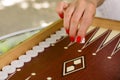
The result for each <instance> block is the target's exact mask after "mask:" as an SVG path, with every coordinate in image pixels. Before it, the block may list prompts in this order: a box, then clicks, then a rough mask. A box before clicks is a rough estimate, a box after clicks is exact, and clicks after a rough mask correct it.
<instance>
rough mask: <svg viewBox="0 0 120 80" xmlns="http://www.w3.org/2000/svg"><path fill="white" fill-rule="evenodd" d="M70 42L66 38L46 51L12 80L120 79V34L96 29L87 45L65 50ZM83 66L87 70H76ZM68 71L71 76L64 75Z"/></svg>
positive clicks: (88, 34) (89, 35)
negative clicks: (32, 74)
mask: <svg viewBox="0 0 120 80" xmlns="http://www.w3.org/2000/svg"><path fill="white" fill-rule="evenodd" d="M99 30H102V32H101V31H100V33H99ZM98 33H99V34H98ZM96 34H97V36H96ZM113 35H114V36H113ZM69 43H70V40H69V37H66V38H65V39H62V40H61V41H59V42H58V43H56V44H55V46H50V47H49V48H46V49H45V51H44V52H42V53H39V55H38V56H37V57H36V58H33V59H32V61H31V62H28V63H25V65H24V67H22V68H21V71H19V72H16V73H15V74H14V75H13V76H12V77H11V78H9V80H19V79H20V80H26V79H27V78H28V77H29V76H31V73H35V75H34V76H31V77H30V79H28V80H120V32H119V31H113V30H110V29H101V28H99V27H97V28H92V29H90V30H89V31H88V33H87V35H86V43H84V44H78V43H74V44H72V45H71V46H69V47H68V49H64V47H65V46H67V45H68V44H69ZM78 50H81V52H78ZM81 57H82V58H81ZM108 57H111V58H108ZM74 60H75V62H74ZM83 64H84V65H83ZM80 67H83V68H82V69H80V70H77V71H74V70H75V69H78V68H80ZM64 71H65V73H69V72H70V74H67V75H64Z"/></svg>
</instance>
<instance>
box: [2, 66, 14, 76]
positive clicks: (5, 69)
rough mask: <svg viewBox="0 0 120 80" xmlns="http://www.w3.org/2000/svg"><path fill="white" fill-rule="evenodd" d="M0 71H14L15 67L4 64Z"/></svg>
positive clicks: (9, 72)
mask: <svg viewBox="0 0 120 80" xmlns="http://www.w3.org/2000/svg"><path fill="white" fill-rule="evenodd" d="M2 71H3V72H5V73H8V74H11V73H14V72H15V71H16V68H15V67H13V66H10V65H8V66H4V67H3V68H2Z"/></svg>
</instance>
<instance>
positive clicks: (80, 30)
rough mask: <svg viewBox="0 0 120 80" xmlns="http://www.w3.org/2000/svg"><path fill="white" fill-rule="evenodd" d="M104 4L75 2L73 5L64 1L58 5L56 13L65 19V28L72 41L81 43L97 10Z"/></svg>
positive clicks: (98, 0)
mask: <svg viewBox="0 0 120 80" xmlns="http://www.w3.org/2000/svg"><path fill="white" fill-rule="evenodd" d="M103 2H104V0H73V1H72V2H71V3H67V2H63V1H62V2H60V3H58V6H57V8H56V11H57V13H58V14H59V16H60V17H61V18H63V21H64V24H63V25H64V28H65V29H66V32H67V33H68V34H69V36H70V40H71V41H75V40H76V41H77V42H80V41H81V40H82V39H83V38H84V37H85V35H86V31H87V29H88V27H89V26H90V25H91V24H92V21H93V18H94V15H95V12H96V8H97V7H98V6H100V5H101V4H102V3H103Z"/></svg>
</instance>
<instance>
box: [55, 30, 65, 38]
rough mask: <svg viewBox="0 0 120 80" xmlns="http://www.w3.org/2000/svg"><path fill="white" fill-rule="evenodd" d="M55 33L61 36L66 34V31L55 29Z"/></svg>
mask: <svg viewBox="0 0 120 80" xmlns="http://www.w3.org/2000/svg"><path fill="white" fill-rule="evenodd" d="M56 34H57V35H60V36H61V37H62V36H66V35H67V34H66V32H64V31H56Z"/></svg>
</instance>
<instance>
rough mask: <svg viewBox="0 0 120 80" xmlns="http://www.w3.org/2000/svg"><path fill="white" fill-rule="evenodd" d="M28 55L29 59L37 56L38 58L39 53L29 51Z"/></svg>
mask: <svg viewBox="0 0 120 80" xmlns="http://www.w3.org/2000/svg"><path fill="white" fill-rule="evenodd" d="M26 55H27V56H29V57H36V56H38V52H37V51H34V50H29V51H27V52H26Z"/></svg>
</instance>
